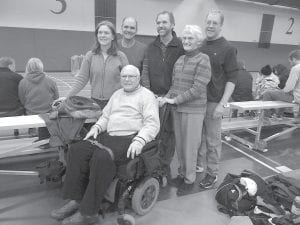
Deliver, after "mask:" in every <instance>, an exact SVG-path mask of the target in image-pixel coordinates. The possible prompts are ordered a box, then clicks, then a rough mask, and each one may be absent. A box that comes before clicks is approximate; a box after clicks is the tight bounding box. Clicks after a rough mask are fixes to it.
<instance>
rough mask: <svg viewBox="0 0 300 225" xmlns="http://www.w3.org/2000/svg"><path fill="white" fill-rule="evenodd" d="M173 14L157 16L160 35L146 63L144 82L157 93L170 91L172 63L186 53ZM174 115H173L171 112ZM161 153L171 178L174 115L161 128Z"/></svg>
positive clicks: (147, 51)
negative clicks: (177, 33)
mask: <svg viewBox="0 0 300 225" xmlns="http://www.w3.org/2000/svg"><path fill="white" fill-rule="evenodd" d="M174 26H175V19H174V15H173V13H171V12H168V11H162V12H160V13H158V14H157V16H156V30H157V33H158V36H157V37H156V38H155V40H154V41H153V42H152V43H150V44H149V45H148V47H147V50H146V56H145V59H144V62H143V71H142V77H141V84H142V85H143V86H144V87H146V88H149V89H150V90H151V91H152V92H153V93H154V94H155V95H156V96H162V97H163V96H164V95H166V94H167V93H168V91H169V89H170V87H171V84H172V72H173V66H174V64H175V62H176V61H177V59H178V58H179V57H180V56H181V55H183V54H184V50H183V47H182V42H181V40H180V39H179V38H178V37H177V36H176V33H175V32H174V31H173V29H174ZM170 115H171V114H170ZM162 133H163V135H162V149H163V151H161V153H162V154H164V155H162V156H161V157H162V158H163V159H164V163H165V172H166V175H167V178H170V163H171V161H172V159H173V156H174V152H175V139H174V130H173V124H172V118H171V116H169V117H168V119H167V122H166V126H165V127H164V128H163V131H162Z"/></svg>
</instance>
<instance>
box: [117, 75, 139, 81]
mask: <svg viewBox="0 0 300 225" xmlns="http://www.w3.org/2000/svg"><path fill="white" fill-rule="evenodd" d="M121 78H122V79H124V80H125V79H134V78H137V76H135V75H121Z"/></svg>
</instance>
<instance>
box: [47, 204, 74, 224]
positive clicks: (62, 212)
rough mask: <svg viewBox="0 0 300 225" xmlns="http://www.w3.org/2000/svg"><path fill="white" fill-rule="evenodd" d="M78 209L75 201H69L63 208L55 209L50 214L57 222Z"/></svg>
mask: <svg viewBox="0 0 300 225" xmlns="http://www.w3.org/2000/svg"><path fill="white" fill-rule="evenodd" d="M78 208H79V203H77V202H76V201H75V200H71V201H69V202H68V203H67V204H65V205H64V206H63V207H61V208H59V209H55V210H53V211H52V212H51V214H50V215H51V217H52V218H54V219H57V220H63V219H64V218H66V217H68V216H71V215H72V214H74V213H75V212H76V211H77V210H78Z"/></svg>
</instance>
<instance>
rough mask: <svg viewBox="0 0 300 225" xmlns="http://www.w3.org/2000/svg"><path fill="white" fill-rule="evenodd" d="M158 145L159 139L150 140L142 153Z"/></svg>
mask: <svg viewBox="0 0 300 225" xmlns="http://www.w3.org/2000/svg"><path fill="white" fill-rule="evenodd" d="M157 145H158V140H153V141H150V142H149V143H147V144H146V145H145V146H144V147H143V150H142V153H141V154H143V152H146V151H149V150H151V149H153V148H156V147H157Z"/></svg>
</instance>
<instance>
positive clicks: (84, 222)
mask: <svg viewBox="0 0 300 225" xmlns="http://www.w3.org/2000/svg"><path fill="white" fill-rule="evenodd" d="M98 222H99V216H98V214H95V215H91V216H88V215H82V214H81V213H80V212H77V213H75V214H74V215H73V216H70V217H68V218H66V219H64V220H63V221H62V224H63V225H92V224H96V223H98Z"/></svg>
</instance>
